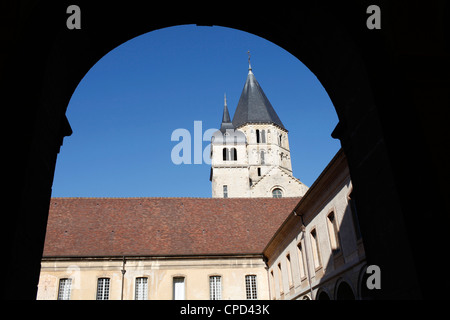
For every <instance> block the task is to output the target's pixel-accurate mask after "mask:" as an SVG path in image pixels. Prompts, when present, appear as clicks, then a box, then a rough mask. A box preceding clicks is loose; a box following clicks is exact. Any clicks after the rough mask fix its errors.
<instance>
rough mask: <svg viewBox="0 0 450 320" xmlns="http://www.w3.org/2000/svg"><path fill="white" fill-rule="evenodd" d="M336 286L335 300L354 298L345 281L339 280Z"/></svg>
mask: <svg viewBox="0 0 450 320" xmlns="http://www.w3.org/2000/svg"><path fill="white" fill-rule="evenodd" d="M337 286H338V287H337V290H336V300H355V294H354V293H353V290H352V288H351V287H350V285H349V284H348V283H347V282H345V281H341V282H339V283H338V284H337Z"/></svg>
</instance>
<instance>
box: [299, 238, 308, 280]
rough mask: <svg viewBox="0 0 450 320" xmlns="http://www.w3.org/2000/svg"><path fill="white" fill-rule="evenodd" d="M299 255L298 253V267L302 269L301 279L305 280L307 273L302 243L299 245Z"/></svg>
mask: <svg viewBox="0 0 450 320" xmlns="http://www.w3.org/2000/svg"><path fill="white" fill-rule="evenodd" d="M297 253H298V265H299V268H300V278H302V279H303V278H304V277H305V276H306V273H305V259H304V258H303V250H302V244H301V243H299V244H298V245H297Z"/></svg>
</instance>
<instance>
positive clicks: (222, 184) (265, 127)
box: [211, 56, 308, 198]
mask: <svg viewBox="0 0 450 320" xmlns="http://www.w3.org/2000/svg"><path fill="white" fill-rule="evenodd" d="M211 150H212V161H211V182H212V196H213V197H276V198H279V197H299V196H303V195H304V194H305V193H306V191H307V190H308V187H306V186H305V185H304V184H303V183H302V182H301V181H300V180H298V179H297V178H295V177H294V176H293V174H292V164H291V152H290V148H289V140H288V130H287V129H286V128H285V127H284V125H283V123H282V122H281V120H280V118H279V117H278V115H277V113H276V112H275V109H274V108H273V107H272V105H271V103H270V101H269V99H267V97H266V95H265V94H264V91H263V90H262V88H261V86H260V85H259V83H258V81H257V80H256V78H255V75H254V74H253V71H252V67H251V64H250V56H249V69H248V75H247V79H246V81H245V84H244V88H243V90H242V93H241V97H240V99H239V102H238V105H237V107H236V111H235V113H234V117H233V120H232V121H231V120H230V114H229V111H228V106H227V103H226V98H225V105H224V112H223V117H222V124H221V127H220V130H219V131H217V132H216V133H215V134H214V135H213V137H212V143H211Z"/></svg>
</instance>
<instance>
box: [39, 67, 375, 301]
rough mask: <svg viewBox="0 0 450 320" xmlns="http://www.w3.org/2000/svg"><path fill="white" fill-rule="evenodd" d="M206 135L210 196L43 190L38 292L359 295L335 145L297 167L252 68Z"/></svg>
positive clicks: (355, 233)
mask: <svg viewBox="0 0 450 320" xmlns="http://www.w3.org/2000/svg"><path fill="white" fill-rule="evenodd" d="M211 146H212V147H211V156H212V162H211V185H212V197H211V198H152V197H141V198H52V199H51V201H50V210H49V217H48V224H47V232H46V239H45V246H44V252H43V258H42V262H41V273H40V279H39V288H38V294H37V299H49V300H56V299H58V300H66V299H73V300H95V299H96V300H121V299H123V300H158V299H159V300H160V299H167V300H170V299H174V300H181V299H190V300H203V299H213V300H219V299H224V300H225V299H234V300H240V299H242V300H245V299H251V300H255V299H258V300H259V299H292V300H303V299H366V298H368V297H369V293H368V290H367V287H366V285H365V283H366V273H365V270H366V268H367V265H366V260H365V253H364V246H363V239H362V238H361V234H360V232H359V227H358V217H357V212H356V209H355V206H354V195H353V192H352V190H353V187H352V182H351V179H350V174H349V170H348V166H347V160H346V157H345V154H344V153H343V151H342V150H340V151H338V152H337V154H336V155H335V156H334V157H333V159H331V161H330V163H329V164H328V165H327V167H326V168H324V170H323V172H322V173H321V174H320V176H319V177H318V178H317V180H316V181H315V182H314V184H313V185H312V186H310V188H308V187H306V186H305V185H304V184H303V183H302V182H301V181H300V180H298V179H297V178H295V177H294V176H293V173H292V166H291V156H290V148H289V141H288V131H287V129H286V128H285V127H284V125H283V123H282V122H281V120H280V118H279V117H278V115H277V113H276V112H275V109H274V108H273V107H272V105H271V104H270V102H269V100H268V99H267V97H266V96H265V94H264V92H263V90H262V89H261V87H260V85H259V84H258V82H257V81H256V78H255V76H254V74H253V72H252V69H251V68H249V72H248V75H247V79H246V82H245V85H244V89H243V91H242V94H241V97H240V100H239V103H238V106H237V108H236V112H235V114H234V117H233V119H232V120H231V117H230V114H229V111H228V106H227V102H226V99H225V103H224V112H223V118H222V123H221V127H220V130H218V131H217V132H216V133H215V134H214V135H213V137H212V143H211ZM198 183H202V182H201V181H199V182H198Z"/></svg>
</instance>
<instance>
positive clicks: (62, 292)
mask: <svg viewBox="0 0 450 320" xmlns="http://www.w3.org/2000/svg"><path fill="white" fill-rule="evenodd" d="M71 287H72V279H59V290H58V300H70V290H71Z"/></svg>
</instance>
